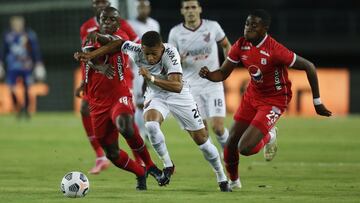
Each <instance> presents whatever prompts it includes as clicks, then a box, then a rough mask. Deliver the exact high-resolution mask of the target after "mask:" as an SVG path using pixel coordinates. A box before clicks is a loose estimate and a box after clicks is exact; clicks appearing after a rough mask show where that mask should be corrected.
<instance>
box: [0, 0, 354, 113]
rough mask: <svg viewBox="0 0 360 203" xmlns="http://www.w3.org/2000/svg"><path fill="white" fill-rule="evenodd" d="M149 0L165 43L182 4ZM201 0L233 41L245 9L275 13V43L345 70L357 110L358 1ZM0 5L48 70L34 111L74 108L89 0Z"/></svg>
mask: <svg viewBox="0 0 360 203" xmlns="http://www.w3.org/2000/svg"><path fill="white" fill-rule="evenodd" d="M113 2H116V0H115V1H113ZM151 2H152V17H153V18H155V19H157V20H158V21H159V22H160V25H161V34H162V36H163V38H164V41H166V40H167V36H168V32H169V30H170V28H171V27H172V26H174V25H175V24H177V23H179V22H181V21H182V16H181V15H180V12H179V5H180V3H179V1H160V0H153V1H151ZM117 3H119V4H118V6H119V9H120V11H121V14H122V16H123V17H124V18H128V17H131V16H134V13H133V11H134V1H132V0H119V1H117ZM201 4H202V6H203V8H204V9H203V10H204V11H203V15H202V17H204V18H209V19H213V20H217V21H219V23H220V24H221V25H222V27H223V29H224V30H225V32H226V33H227V36H228V38H229V39H230V41H231V42H232V43H234V42H235V41H236V39H237V38H238V37H239V36H241V35H242V30H243V25H244V20H245V17H246V15H247V13H248V11H249V10H251V9H254V8H259V7H261V8H265V9H267V10H269V11H270V13H271V14H272V17H273V22H272V25H271V29H270V34H271V35H272V36H274V37H275V38H276V39H277V40H278V41H280V42H282V43H283V44H285V45H286V46H287V47H289V48H291V49H292V50H293V51H295V52H296V53H298V54H300V55H302V56H304V57H305V58H308V59H310V60H311V61H312V62H314V63H315V64H316V66H317V67H320V68H321V69H323V67H331V68H335V69H337V70H343V71H345V72H347V71H349V72H347V76H346V77H345V78H344V77H340V78H338V77H333V78H332V80H333V81H332V82H333V84H336V83H345V84H347V83H348V85H349V88H345V89H343V90H340V91H343V92H346V93H345V96H342V95H341V97H348V98H346V99H345V104H344V106H346V107H345V108H346V111H347V110H348V111H349V112H351V113H360V106H359V105H357V104H359V103H360V91H357V90H358V89H360V70H359V67H358V65H359V62H358V56H359V53H360V47H359V44H360V2H359V1H356V0H342V1H339V0H330V1H315V2H314V1H311V0H296V1H285V0H272V1H262V0H252V1H235V0H223V1H221V3H219V2H218V1H201ZM0 5H1V6H0V32H1V33H3V32H4V31H5V29H6V28H7V27H8V19H9V16H11V15H15V14H16V15H18V14H22V15H24V16H25V18H26V21H27V25H29V26H30V27H31V28H32V29H33V30H35V31H36V32H37V34H38V38H39V41H40V46H41V51H42V55H43V59H44V62H45V65H46V68H47V72H48V77H47V81H46V83H47V84H48V87H49V92H47V93H46V96H39V97H37V110H38V111H71V110H73V109H74V98H73V88H74V70H75V69H76V67H77V66H78V65H77V63H76V62H75V61H74V60H73V58H72V54H73V53H74V52H75V51H77V50H79V44H80V42H79V27H80V25H81V24H82V23H83V22H84V21H85V20H87V19H88V18H89V17H91V16H92V14H93V12H92V10H91V1H90V0H77V1H70V0H59V1H50V0H32V1H26V0H13V1H3V0H1V1H0ZM335 75H336V74H335ZM328 80H329V79H328ZM330 80H331V78H330ZM344 80H345V81H344ZM345 86H346V85H345ZM0 89H1V88H0ZM1 90H2V92H3V94H2V95H1V97H4V96H6V95H4V89H1ZM44 91H46V90H44ZM239 91H240V90H239ZM0 94H1V92H0ZM336 94H337V93H336ZM339 96H340V95H339ZM2 99H4V98H2ZM1 105H4V103H3V102H1V101H0V109H1V108H2V107H1Z"/></svg>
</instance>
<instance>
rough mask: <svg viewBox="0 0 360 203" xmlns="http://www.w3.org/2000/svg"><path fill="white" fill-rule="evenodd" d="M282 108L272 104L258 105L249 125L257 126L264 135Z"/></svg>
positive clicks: (278, 116)
mask: <svg viewBox="0 0 360 203" xmlns="http://www.w3.org/2000/svg"><path fill="white" fill-rule="evenodd" d="M284 110H285V109H284V108H281V107H276V106H272V105H262V106H259V107H258V110H257V113H256V115H255V117H254V118H253V120H252V121H251V125H252V126H255V127H256V128H258V129H259V130H260V131H261V132H262V134H263V135H266V134H267V133H269V131H270V130H271V128H273V127H274V126H275V124H276V123H277V121H278V120H279V118H280V116H281V114H282V112H284Z"/></svg>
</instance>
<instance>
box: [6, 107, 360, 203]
mask: <svg viewBox="0 0 360 203" xmlns="http://www.w3.org/2000/svg"><path fill="white" fill-rule="evenodd" d="M231 122H232V119H231V117H229V118H228V119H227V121H226V123H227V126H230V125H231ZM278 127H279V134H280V135H279V139H278V143H279V151H278V154H277V157H276V158H275V159H274V160H273V161H272V162H270V163H267V162H265V161H264V160H263V156H262V152H261V153H259V154H257V155H254V156H251V157H240V176H241V181H242V184H243V188H242V189H241V190H239V191H234V192H232V193H221V192H219V190H218V188H217V183H216V180H215V176H214V174H213V172H212V170H211V169H210V166H209V165H208V163H207V162H206V161H205V160H204V159H203V157H202V154H201V152H200V151H199V150H198V147H197V146H196V145H195V144H194V143H193V142H192V140H191V139H190V137H189V135H187V134H186V133H185V132H184V131H181V130H180V128H179V127H178V125H177V124H176V122H175V121H174V120H173V119H172V118H170V119H169V120H167V121H166V122H165V123H164V124H163V126H162V129H163V131H164V133H165V137H166V142H167V145H168V149H169V152H170V155H171V156H172V159H173V161H174V163H175V165H176V173H175V175H174V176H173V178H172V180H171V182H170V185H169V186H167V187H164V188H162V187H158V186H157V185H156V183H155V181H154V180H153V178H152V177H149V179H148V190H147V191H145V192H138V191H136V190H135V176H133V175H132V174H130V173H127V172H124V171H122V170H120V169H118V168H115V167H113V166H112V167H110V168H109V169H108V170H106V171H104V172H103V173H101V174H100V175H87V176H88V178H89V179H90V191H89V193H88V195H87V196H86V197H85V198H82V199H76V200H74V199H69V198H65V197H63V195H62V193H61V192H60V189H59V185H60V181H61V179H62V177H63V175H64V174H65V173H67V172H69V171H82V172H84V173H86V174H87V171H88V169H89V168H90V167H92V166H93V164H94V153H93V151H92V150H91V148H90V144H89V143H88V141H87V138H86V136H85V133H84V130H83V129H82V126H81V121H80V118H79V117H77V116H75V115H74V114H72V113H39V114H37V115H35V116H33V118H32V120H31V121H23V120H22V121H20V122H19V121H17V120H16V119H15V117H14V116H3V115H2V116H0V202H4V203H9V202H22V203H24V202H26V203H29V202H46V203H51V202H75V201H76V202H86V203H92V202H94V203H102V202H137V203H138V202H157V203H159V202H163V203H170V202H179V203H180V202H181V203H182V202H197V203H199V202H206V203H210V202H221V203H228V202H243V203H249V202H276V203H278V202H286V203H289V202H291V203H295V202H316V203H318V202H324V203H325V202H326V203H329V202H336V203H338V202H360V175H359V173H360V137H359V136H360V117H356V116H352V117H347V118H330V119H325V118H319V117H317V118H291V117H285V118H281V120H280V121H279V124H278ZM213 140H214V141H215V139H213ZM216 144H217V143H216ZM120 146H121V147H123V148H124V149H126V151H129V149H128V147H127V146H126V144H125V143H124V141H123V139H121V140H120ZM149 151H150V152H151V154H152V157H153V160H155V161H156V162H157V163H158V166H159V167H162V166H161V165H160V162H159V160H158V158H157V157H156V156H155V154H154V152H153V150H152V148H151V147H149Z"/></svg>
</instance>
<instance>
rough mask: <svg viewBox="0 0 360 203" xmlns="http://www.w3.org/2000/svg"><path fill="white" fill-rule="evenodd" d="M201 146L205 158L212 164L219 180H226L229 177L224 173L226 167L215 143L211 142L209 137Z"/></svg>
mask: <svg viewBox="0 0 360 203" xmlns="http://www.w3.org/2000/svg"><path fill="white" fill-rule="evenodd" d="M199 148H200V150H201V151H202V153H203V155H204V157H205V159H206V160H207V161H208V162H209V163H210V165H211V166H212V168H213V170H214V172H215V174H216V178H217V182H222V181H226V180H227V178H226V175H225V173H224V168H223V166H222V165H221V161H220V155H219V152H218V150H217V149H216V147H215V145H214V144H213V143H211V142H210V139H208V140H207V141H206V142H205V143H204V144H202V145H199Z"/></svg>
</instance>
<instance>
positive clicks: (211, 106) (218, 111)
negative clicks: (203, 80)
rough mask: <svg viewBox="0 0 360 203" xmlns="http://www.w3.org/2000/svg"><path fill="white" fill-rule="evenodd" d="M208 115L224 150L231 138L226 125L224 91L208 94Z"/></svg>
mask: <svg viewBox="0 0 360 203" xmlns="http://www.w3.org/2000/svg"><path fill="white" fill-rule="evenodd" d="M207 98H208V99H207V100H206V101H207V112H208V113H207V115H208V116H209V118H210V121H211V128H212V130H213V132H214V133H215V135H216V139H217V140H218V142H219V143H220V145H221V147H222V148H223V149H224V146H225V144H226V141H227V139H228V137H229V131H228V129H227V128H226V127H225V125H224V118H225V116H226V105H225V95H224V91H223V90H218V91H215V92H211V93H210V94H207Z"/></svg>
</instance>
